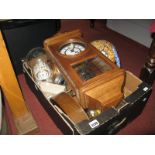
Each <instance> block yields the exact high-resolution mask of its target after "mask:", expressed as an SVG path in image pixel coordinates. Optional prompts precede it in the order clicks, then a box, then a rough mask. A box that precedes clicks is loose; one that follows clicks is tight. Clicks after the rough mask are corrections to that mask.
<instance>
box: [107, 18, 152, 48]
mask: <svg viewBox="0 0 155 155" xmlns="http://www.w3.org/2000/svg"><path fill="white" fill-rule="evenodd" d="M151 22H152V20H151V19H109V20H107V27H108V28H110V29H112V30H114V31H116V32H118V33H120V34H123V35H124V36H126V37H128V38H130V39H133V40H135V41H137V42H139V43H141V44H143V45H145V46H147V47H150V44H151V41H152V38H151V34H150V32H149V26H150V23H151Z"/></svg>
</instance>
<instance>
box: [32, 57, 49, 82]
mask: <svg viewBox="0 0 155 155" xmlns="http://www.w3.org/2000/svg"><path fill="white" fill-rule="evenodd" d="M33 72H34V76H35V78H36V79H37V80H39V81H43V80H47V79H48V78H50V76H51V73H52V71H51V69H50V67H49V66H48V65H47V64H46V63H45V62H44V61H42V60H41V59H38V60H37V62H36V64H35V65H34V67H33Z"/></svg>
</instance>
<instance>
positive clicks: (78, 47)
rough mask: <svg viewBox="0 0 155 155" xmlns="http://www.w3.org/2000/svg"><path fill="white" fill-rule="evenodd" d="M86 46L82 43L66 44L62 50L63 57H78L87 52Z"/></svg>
mask: <svg viewBox="0 0 155 155" xmlns="http://www.w3.org/2000/svg"><path fill="white" fill-rule="evenodd" d="M85 49H86V46H85V44H84V43H82V42H70V43H66V44H65V45H63V46H62V47H61V48H60V53H61V54H63V55H77V54H80V53H81V52H83V51H85Z"/></svg>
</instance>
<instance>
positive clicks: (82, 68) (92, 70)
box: [73, 57, 111, 81]
mask: <svg viewBox="0 0 155 155" xmlns="http://www.w3.org/2000/svg"><path fill="white" fill-rule="evenodd" d="M73 68H74V69H75V71H76V72H77V73H78V75H79V76H80V78H81V79H82V80H84V81H87V80H89V79H91V78H93V77H95V76H97V75H100V74H102V73H104V72H105V71H109V70H111V66H110V65H108V64H106V63H105V62H104V61H103V60H101V59H100V58H99V57H95V58H92V59H88V60H86V61H84V62H82V63H79V64H76V65H73Z"/></svg>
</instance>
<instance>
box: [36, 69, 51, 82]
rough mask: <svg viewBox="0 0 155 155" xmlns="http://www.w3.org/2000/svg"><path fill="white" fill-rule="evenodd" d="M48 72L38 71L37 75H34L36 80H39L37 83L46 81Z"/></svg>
mask: <svg viewBox="0 0 155 155" xmlns="http://www.w3.org/2000/svg"><path fill="white" fill-rule="evenodd" d="M49 76H50V75H49V72H48V71H47V70H42V71H39V72H38V73H37V74H36V78H37V79H38V80H39V81H42V80H46V79H48V78H49Z"/></svg>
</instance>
